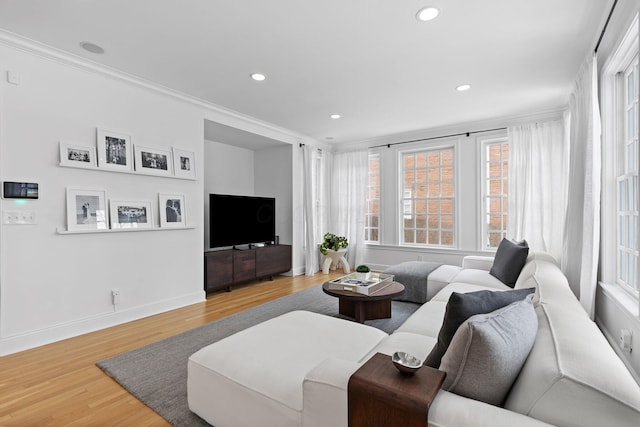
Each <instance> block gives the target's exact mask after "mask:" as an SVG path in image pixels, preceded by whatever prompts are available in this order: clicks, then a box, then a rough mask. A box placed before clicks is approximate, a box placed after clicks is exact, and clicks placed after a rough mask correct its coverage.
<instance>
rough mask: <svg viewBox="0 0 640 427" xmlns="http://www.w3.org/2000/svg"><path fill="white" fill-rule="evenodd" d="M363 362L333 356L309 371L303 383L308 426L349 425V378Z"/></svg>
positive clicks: (304, 419) (303, 423) (303, 397)
mask: <svg viewBox="0 0 640 427" xmlns="http://www.w3.org/2000/svg"><path fill="white" fill-rule="evenodd" d="M360 366H362V364H360V363H357V362H353V361H350V360H344V359H337V358H329V359H325V360H324V361H323V362H321V363H320V364H319V365H318V366H316V367H315V368H313V369H312V370H311V371H309V373H307V375H306V377H305V379H304V381H303V383H302V399H303V403H302V407H303V414H302V425H303V426H304V427H326V426H332V427H347V420H348V403H347V402H348V394H347V391H348V388H347V387H348V384H349V378H351V375H353V373H354V372H355V371H357V370H358V368H360Z"/></svg>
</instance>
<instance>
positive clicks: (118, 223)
mask: <svg viewBox="0 0 640 427" xmlns="http://www.w3.org/2000/svg"><path fill="white" fill-rule="evenodd" d="M109 214H110V215H109V216H110V217H111V228H114V229H115V228H153V227H154V226H155V224H154V222H153V211H152V209H151V202H148V201H125V200H110V201H109Z"/></svg>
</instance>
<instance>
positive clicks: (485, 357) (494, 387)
mask: <svg viewBox="0 0 640 427" xmlns="http://www.w3.org/2000/svg"><path fill="white" fill-rule="evenodd" d="M532 296H533V295H530V296H528V297H526V298H525V299H523V300H522V301H517V302H514V303H513V304H509V305H508V306H506V307H503V308H500V309H498V310H496V311H493V312H491V313H487V314H477V315H475V316H471V317H470V318H469V319H467V321H465V322H464V323H463V324H462V325H461V326H460V327H459V328H458V330H457V331H456V333H455V335H454V336H453V339H452V340H451V344H450V345H449V348H448V349H447V352H446V353H445V354H444V356H442V363H441V364H440V370H442V371H444V372H446V373H447V377H446V379H445V381H444V384H443V385H442V389H443V390H448V391H450V392H452V393H456V394H459V395H461V396H466V397H469V398H471V399H475V400H479V401H481V402H486V403H489V404H491V405H496V406H502V404H503V403H504V401H505V399H506V397H507V395H508V393H509V390H511V386H512V385H513V383H514V382H515V380H516V378H518V375H519V374H520V370H521V369H522V366H523V365H524V363H525V361H526V360H527V357H528V356H529V352H530V351H531V348H532V347H533V344H534V342H535V340H536V335H537V333H538V317H537V316H536V312H535V310H534V308H533V304H531V297H532Z"/></svg>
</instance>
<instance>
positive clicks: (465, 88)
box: [456, 84, 471, 92]
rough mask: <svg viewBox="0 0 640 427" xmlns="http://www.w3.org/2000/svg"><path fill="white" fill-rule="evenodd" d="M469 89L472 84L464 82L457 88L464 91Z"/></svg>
mask: <svg viewBox="0 0 640 427" xmlns="http://www.w3.org/2000/svg"><path fill="white" fill-rule="evenodd" d="M469 89H471V85H468V84H463V85H460V86H458V87H456V90H457V91H458V92H464V91H466V90H469Z"/></svg>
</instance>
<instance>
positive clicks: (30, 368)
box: [0, 272, 340, 427]
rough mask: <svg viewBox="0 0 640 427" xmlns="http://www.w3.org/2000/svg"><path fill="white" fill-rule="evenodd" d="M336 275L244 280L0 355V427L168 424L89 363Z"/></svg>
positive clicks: (305, 287)
mask: <svg viewBox="0 0 640 427" xmlns="http://www.w3.org/2000/svg"><path fill="white" fill-rule="evenodd" d="M339 275H340V274H339V273H333V272H332V273H331V274H330V275H329V276H327V275H324V274H322V273H319V274H316V275H315V276H312V277H309V276H297V277H285V276H279V277H278V278H275V279H274V280H273V281H261V282H251V283H249V284H247V285H244V286H238V287H234V288H233V291H232V292H217V293H212V294H211V295H210V296H209V297H208V298H207V301H206V302H202V303H198V304H194V305H190V306H188V307H183V308H180V309H177V310H172V311H169V312H167V313H162V314H158V315H155V316H151V317H147V318H144V319H140V320H136V321H133V322H129V323H126V324H123V325H119V326H114V327H112V328H108V329H103V330H101V331H97V332H92V333H90V334H86V335H82V336H79V337H75V338H71V339H67V340H64V341H60V342H57V343H53V344H49V345H46V346H42V347H38V348H35V349H32V350H27V351H24V352H20V353H16V354H13V355H9V356H5V357H2V358H0V426H20V427H23V426H168V425H169V423H167V422H166V421H165V420H164V419H163V418H162V417H160V416H159V415H157V414H156V413H155V412H153V411H152V410H151V409H149V408H148V407H147V406H145V405H144V404H142V403H141V402H140V401H139V400H137V399H136V398H135V397H133V396H132V395H131V394H129V393H128V392H127V391H125V390H124V389H123V388H122V387H120V386H119V385H118V384H117V383H116V382H115V381H113V380H112V379H111V378H110V377H108V376H107V375H106V374H104V373H103V372H102V371H101V370H100V369H99V368H98V367H96V365H95V363H96V362H97V361H99V360H103V359H106V358H109V357H111V356H115V355H117V354H120V353H123V352H126V351H129V350H133V349H135V348H138V347H142V346H144V345H146V344H150V343H152V342H155V341H159V340H161V339H163V338H167V337H170V336H172V335H176V334H179V333H180V332H184V331H186V330H189V329H193V328H195V327H198V326H200V325H203V324H205V323H208V322H211V321H214V320H218V319H221V318H223V317H226V316H229V315H231V314H234V313H237V312H240V311H243V310H246V309H248V308H251V307H254V306H256V305H259V304H262V303H265V302H268V301H271V300H274V299H276V298H280V297H282V296H285V295H289V294H292V293H295V292H298V291H301V290H303V289H307V288H309V287H311V286H314V285H318V284H320V283H323V282H324V281H326V280H328V278H333V277H338V276H339Z"/></svg>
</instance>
